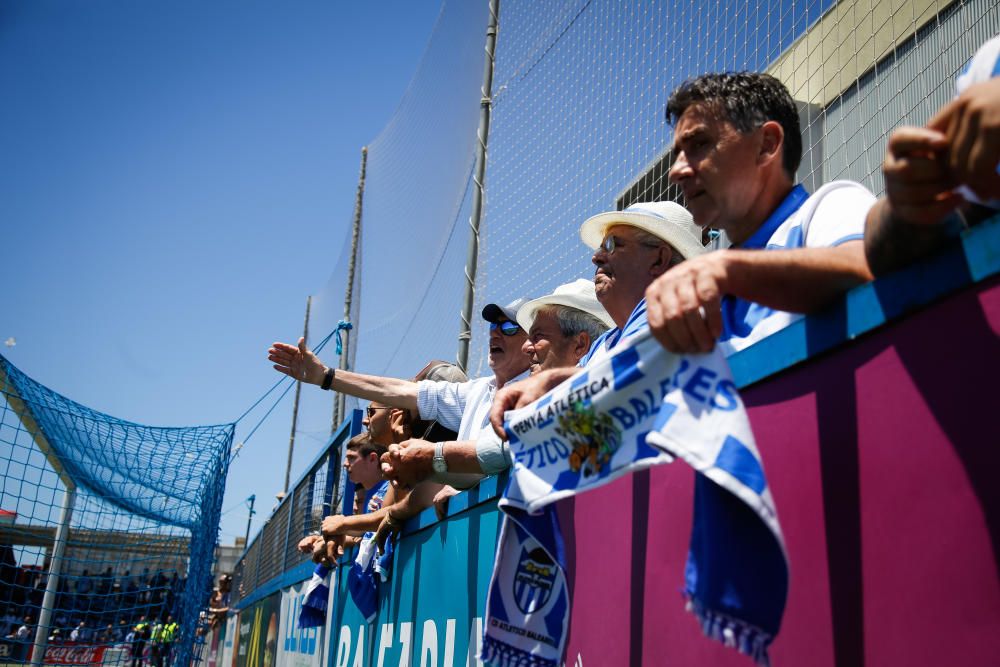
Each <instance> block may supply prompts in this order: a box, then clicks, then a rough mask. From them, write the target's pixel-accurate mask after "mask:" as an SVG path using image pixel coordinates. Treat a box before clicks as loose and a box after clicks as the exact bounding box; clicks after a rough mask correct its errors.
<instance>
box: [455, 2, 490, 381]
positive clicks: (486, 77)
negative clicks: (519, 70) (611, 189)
mask: <svg viewBox="0 0 1000 667" xmlns="http://www.w3.org/2000/svg"><path fill="white" fill-rule="evenodd" d="M499 14H500V0H490V18H489V24H488V25H487V27H486V62H485V64H484V65H483V88H482V99H481V100H480V102H479V105H480V110H479V132H478V134H477V137H478V138H479V146H478V152H477V154H476V172H475V175H474V176H473V178H474V180H475V184H476V185H475V189H474V190H473V192H472V215H471V216H469V227H471V228H472V229H471V230H470V232H471V233H470V234H469V254H468V257H467V259H466V260H465V304H464V305H463V307H462V329H461V331H460V332H459V334H458V357H457V361H458V366H459V368H461V369H462V370H463V371H464V370H466V367H467V366H468V363H469V341H470V340H472V304H473V301H474V300H475V296H476V267H477V265H478V263H479V222H480V220H481V219H482V212H483V182H484V180H485V178H486V142H487V139H488V138H489V135H490V111H491V110H492V108H493V97H492V95H493V63H494V52H495V50H496V44H497V19H498V17H499Z"/></svg>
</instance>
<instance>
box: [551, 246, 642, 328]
mask: <svg viewBox="0 0 1000 667" xmlns="http://www.w3.org/2000/svg"><path fill="white" fill-rule="evenodd" d="M657 240H659V239H657ZM538 312H540V313H552V314H553V315H554V316H555V318H556V322H558V323H559V331H561V332H562V335H563V336H566V337H567V338H569V337H570V336H575V335H577V334H578V333H580V332H586V334H587V335H588V336H590V342H591V343H593V342H594V341H595V340H596V339H597V338H598V337H599V336H600V335H601V334H603V333H604V332H605V331H607V330H608V325H606V324H605V323H604V322H602V321H600V320H599V319H597V318H596V317H594V316H593V315H591V314H590V313H585V312H584V311H582V310H580V309H579V308H570V307H569V306H564V305H562V304H559V303H552V304H549V305H547V306H542V307H541V308H539V309H538Z"/></svg>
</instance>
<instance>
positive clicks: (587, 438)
mask: <svg viewBox="0 0 1000 667" xmlns="http://www.w3.org/2000/svg"><path fill="white" fill-rule="evenodd" d="M506 428H507V432H508V434H509V435H510V447H511V451H512V453H513V454H514V467H513V473H512V475H511V480H510V484H509V485H508V487H507V489H506V491H505V493H504V497H503V498H501V500H500V503H499V505H500V508H501V509H502V510H503V511H504V513H505V517H504V521H503V526H502V528H501V536H500V546H499V548H498V551H497V558H496V563H495V566H494V570H493V578H492V581H491V583H490V590H489V596H488V600H487V609H486V616H487V618H486V630H485V637H484V639H483V649H482V656H481V659H482V660H483V662H485V663H488V664H491V665H499V666H502V667H513V666H515V665H516V666H517V667H522V666H528V667H558V665H560V664H561V661H562V655H563V651H564V648H565V641H566V635H567V630H568V627H569V608H570V604H569V592H568V589H567V586H566V576H565V560H564V558H563V546H562V540H561V535H560V531H559V525H558V520H557V518H556V513H555V509H554V507H553V506H552V503H554V502H555V501H556V500H559V499H560V498H566V497H569V496H573V495H575V494H577V493H582V492H584V491H587V490H590V489H593V488H596V487H598V486H601V485H603V484H606V483H608V482H610V481H612V480H614V479H616V478H618V477H621V476H622V475H625V474H628V473H632V472H635V471H636V470H642V469H644V468H648V467H650V466H653V465H659V464H661V463H669V462H670V461H672V460H673V459H674V457H677V458H680V459H682V460H684V461H685V462H687V463H688V464H689V465H691V466H692V467H693V468H694V469H695V470H696V471H698V472H699V473H700V474H699V475H697V481H696V486H695V498H694V503H695V507H694V524H693V527H692V534H691V546H690V551H689V554H688V562H687V567H686V570H685V580H686V581H685V590H686V595H687V597H688V600H689V608H690V609H691V610H692V611H693V612H694V613H695V614H696V615H697V617H698V618H699V620H700V622H701V624H702V627H703V629H704V631H705V633H706V634H707V635H709V636H710V637H713V638H715V639H717V640H719V641H722V642H723V643H725V644H726V645H727V646H732V647H734V648H736V649H738V650H739V651H741V652H742V653H745V654H747V655H750V656H752V657H753V658H754V659H755V660H756V661H757V663H758V664H761V665H766V664H767V663H768V656H767V647H768V645H769V644H770V643H771V641H772V640H773V639H774V636H775V635H776V634H777V632H778V629H779V627H780V624H781V616H782V614H783V612H784V607H785V598H786V596H787V591H788V565H787V556H786V554H785V547H784V541H783V538H782V536H781V528H780V527H779V525H778V519H777V514H776V512H775V508H774V500H773V498H772V497H771V493H770V490H769V489H768V486H767V481H766V479H765V477H764V471H763V466H762V464H761V460H760V455H759V453H758V452H757V448H756V446H755V444H754V439H753V434H752V433H751V431H750V424H749V421H748V420H747V417H746V412H745V410H744V408H743V403H742V401H741V400H740V397H739V393H738V392H737V389H736V385H735V384H734V383H733V381H732V378H731V375H730V372H729V366H728V365H727V363H726V361H725V359H724V358H723V357H722V355H721V352H719V351H718V350H716V351H715V352H713V353H711V354H707V355H696V356H686V357H678V356H675V355H672V354H670V353H669V352H666V351H665V350H664V349H663V348H662V347H661V346H660V345H659V343H657V342H656V340H655V339H653V338H652V337H651V336H650V334H649V333H648V330H647V331H646V332H643V333H641V334H638V335H637V336H635V337H634V338H632V339H631V340H629V341H627V343H624V344H622V345H620V346H619V347H618V349H616V350H615V353H614V354H613V355H610V356H607V357H604V358H601V359H598V360H595V361H594V362H592V363H591V365H590V366H589V367H587V368H584V369H582V370H581V371H580V372H579V373H577V374H576V375H574V376H573V377H572V378H570V379H569V380H567V381H566V382H564V383H562V384H561V385H559V386H558V387H556V388H555V389H553V390H552V391H551V392H549V393H548V394H546V395H545V396H543V397H542V398H540V399H539V400H538V401H536V402H535V403H533V404H531V405H529V406H527V407H524V408H521V409H519V410H514V411H511V412H508V413H507V415H506Z"/></svg>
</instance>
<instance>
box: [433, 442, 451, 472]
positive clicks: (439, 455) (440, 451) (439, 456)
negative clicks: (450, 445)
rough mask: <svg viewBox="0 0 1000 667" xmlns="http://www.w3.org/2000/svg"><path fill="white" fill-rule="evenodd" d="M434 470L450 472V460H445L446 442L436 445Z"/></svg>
mask: <svg viewBox="0 0 1000 667" xmlns="http://www.w3.org/2000/svg"><path fill="white" fill-rule="evenodd" d="M431 465H432V466H433V468H434V472H448V462H447V461H445V460H444V443H443V442H438V443H435V445H434V459H433V460H432V461H431Z"/></svg>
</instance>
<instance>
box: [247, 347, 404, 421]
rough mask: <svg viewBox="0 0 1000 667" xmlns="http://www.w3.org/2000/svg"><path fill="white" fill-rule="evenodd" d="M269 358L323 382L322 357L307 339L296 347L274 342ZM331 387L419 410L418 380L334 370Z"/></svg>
mask: <svg viewBox="0 0 1000 667" xmlns="http://www.w3.org/2000/svg"><path fill="white" fill-rule="evenodd" d="M267 358H268V359H269V360H270V361H271V362H272V363H273V364H274V369H275V370H276V371H278V372H280V373H284V374H285V375H288V376H290V377H292V378H294V379H296V380H301V381H302V382H308V383H309V384H315V385H321V384H322V383H323V378H324V376H325V374H326V371H327V367H326V366H325V365H324V364H323V362H322V361H320V359H319V357H317V356H316V355H315V354H313V352H312V351H311V350H310V349H309V348H307V347H306V340H305V338H299V343H298V345H297V346H296V345H289V344H288V343H273V344H272V345H271V348H270V349H269V350H268V351H267ZM330 388H331V389H333V390H334V391H339V392H341V393H343V394H350V395H351V396H357V397H358V398H363V399H367V400H369V401H378V402H379V403H384V404H386V405H390V406H392V407H394V408H403V409H406V410H410V411H412V412H413V413H417V383H416V382H411V381H409V380H400V379H398V378H389V377H381V376H377V375H363V374H361V373H352V372H350V371H344V370H335V371H334V376H333V382H332V383H331V385H330Z"/></svg>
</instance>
